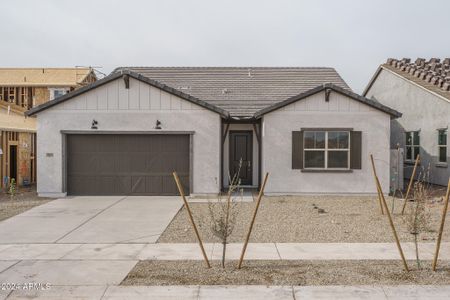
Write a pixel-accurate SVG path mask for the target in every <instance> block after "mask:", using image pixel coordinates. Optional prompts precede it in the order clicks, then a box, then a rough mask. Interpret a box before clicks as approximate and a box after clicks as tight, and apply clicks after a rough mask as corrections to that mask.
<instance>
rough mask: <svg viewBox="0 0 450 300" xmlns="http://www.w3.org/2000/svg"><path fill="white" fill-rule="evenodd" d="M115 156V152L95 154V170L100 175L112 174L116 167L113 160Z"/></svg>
mask: <svg viewBox="0 0 450 300" xmlns="http://www.w3.org/2000/svg"><path fill="white" fill-rule="evenodd" d="M116 157H117V154H116V153H111V152H103V153H99V154H98V155H97V172H98V174H102V175H110V174H114V173H115V171H116V169H115V165H114V161H115V159H116Z"/></svg>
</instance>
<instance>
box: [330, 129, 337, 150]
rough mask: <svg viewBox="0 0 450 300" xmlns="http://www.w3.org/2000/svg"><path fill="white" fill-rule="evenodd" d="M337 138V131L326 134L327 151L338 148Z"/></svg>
mask: <svg viewBox="0 0 450 300" xmlns="http://www.w3.org/2000/svg"><path fill="white" fill-rule="evenodd" d="M338 137H339V132H337V131H329V132H328V148H329V149H337V148H338Z"/></svg>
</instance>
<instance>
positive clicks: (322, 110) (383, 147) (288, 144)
mask: <svg viewBox="0 0 450 300" xmlns="http://www.w3.org/2000/svg"><path fill="white" fill-rule="evenodd" d="M301 128H353V130H356V131H362V168H361V170H352V171H351V172H348V173H335V172H331V173H322V172H321V173H309V172H302V170H299V169H292V131H299V130H300V129H301ZM262 134H263V137H262V142H263V147H262V148H263V149H262V155H263V160H262V170H263V174H264V173H265V172H269V173H270V177H269V180H268V183H267V186H266V193H267V194H269V195H270V194H272V195H274V194H375V193H376V189H375V184H374V178H373V174H372V169H371V165H370V160H369V155H370V154H373V155H374V157H375V164H376V167H377V171H378V176H379V179H380V182H381V184H382V188H383V191H384V192H386V193H387V192H388V191H389V165H390V154H389V135H390V116H389V115H388V114H386V113H384V112H381V111H379V110H376V109H374V108H371V107H369V106H367V105H365V104H363V103H360V102H358V101H355V100H353V99H351V98H349V97H347V96H343V95H341V94H338V93H336V92H331V94H330V100H329V102H326V101H325V93H324V92H321V93H318V94H315V95H312V96H310V97H308V98H306V99H304V100H301V101H298V102H296V103H293V104H290V105H288V106H286V107H284V108H281V109H279V110H276V111H273V112H270V113H268V114H266V115H264V117H263V131H262Z"/></svg>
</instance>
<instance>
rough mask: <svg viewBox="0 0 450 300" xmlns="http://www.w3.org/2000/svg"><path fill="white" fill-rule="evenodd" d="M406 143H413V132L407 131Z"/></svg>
mask: <svg viewBox="0 0 450 300" xmlns="http://www.w3.org/2000/svg"><path fill="white" fill-rule="evenodd" d="M405 135H406V142H405V143H406V145H412V134H411V132H407V133H406V134H405Z"/></svg>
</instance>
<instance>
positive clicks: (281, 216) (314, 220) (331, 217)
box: [158, 196, 450, 243]
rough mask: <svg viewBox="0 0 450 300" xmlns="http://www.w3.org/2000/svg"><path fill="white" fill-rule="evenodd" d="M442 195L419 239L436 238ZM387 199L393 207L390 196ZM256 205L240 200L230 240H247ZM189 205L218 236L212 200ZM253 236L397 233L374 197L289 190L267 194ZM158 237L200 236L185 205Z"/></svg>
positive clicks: (188, 239) (283, 238) (355, 238)
mask: <svg viewBox="0 0 450 300" xmlns="http://www.w3.org/2000/svg"><path fill="white" fill-rule="evenodd" d="M437 199H438V198H437ZM439 199H440V198H439ZM439 199H438V201H434V202H430V203H429V204H427V209H428V210H429V213H430V226H429V231H428V232H426V233H425V234H423V235H421V237H420V239H421V241H433V240H435V238H436V236H437V233H436V231H437V230H438V228H439V222H440V218H441V214H442V207H443V202H442V201H440V200H439ZM386 200H387V201H388V207H389V208H391V207H392V200H391V197H388V199H386ZM402 203H403V200H399V199H397V200H395V203H394V209H395V210H394V211H395V214H394V215H393V219H394V222H395V224H396V227H397V230H398V234H399V237H400V239H401V241H405V242H406V241H413V239H414V238H413V235H411V234H410V233H409V231H408V230H407V226H406V223H405V220H404V217H403V216H401V215H400V214H399V212H400V211H401V206H402ZM410 204H411V203H409V204H408V207H409V206H410ZM254 207H255V203H254V202H251V203H248V202H247V203H244V202H241V203H239V204H238V209H239V214H238V216H237V223H236V225H235V228H234V232H233V234H232V235H231V237H230V238H229V242H230V243H236V242H242V241H244V238H245V234H246V232H247V230H248V226H249V222H250V219H251V215H252V213H253V210H254ZM191 209H192V212H193V215H194V218H195V221H196V223H197V225H198V228H199V230H200V233H201V236H202V238H203V239H204V242H219V240H218V239H217V237H215V236H213V235H212V233H211V230H210V226H211V218H210V214H209V212H208V204H207V203H192V204H191ZM443 240H444V241H449V240H450V222H446V226H445V229H444V236H443ZM250 241H251V242H260V243H267V242H279V243H308V242H311V243H313V242H317V243H326V242H340V243H352V242H366V243H381V242H394V239H393V236H392V232H391V228H390V226H389V223H388V219H387V216H386V215H381V214H380V207H379V203H378V199H377V198H376V197H368V196H366V197H344V196H342V197H336V196H301V197H300V196H295V197H294V196H289V197H264V198H263V200H262V202H261V206H260V210H259V211H258V216H257V218H256V223H255V225H254V228H253V232H252V236H251V238H250ZM158 242H159V243H195V242H196V238H195V235H194V232H193V230H192V228H191V225H190V223H189V219H188V216H187V212H186V209H185V208H183V209H181V210H180V211H179V212H178V214H177V215H176V216H175V218H174V219H173V220H172V222H171V223H170V224H169V226H168V227H167V228H166V230H165V231H164V233H163V234H162V235H161V237H160V238H159V240H158Z"/></svg>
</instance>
